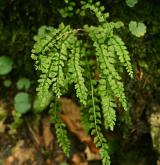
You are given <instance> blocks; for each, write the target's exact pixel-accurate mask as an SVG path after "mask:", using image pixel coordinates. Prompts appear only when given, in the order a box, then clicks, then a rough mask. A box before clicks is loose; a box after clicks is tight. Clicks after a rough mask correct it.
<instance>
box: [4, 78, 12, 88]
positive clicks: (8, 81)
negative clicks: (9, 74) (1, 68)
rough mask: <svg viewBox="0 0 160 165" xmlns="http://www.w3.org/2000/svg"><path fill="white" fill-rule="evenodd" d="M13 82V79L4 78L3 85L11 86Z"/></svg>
mask: <svg viewBox="0 0 160 165" xmlns="http://www.w3.org/2000/svg"><path fill="white" fill-rule="evenodd" d="M11 84H12V81H11V80H8V79H7V80H4V81H3V85H4V86H5V87H10V86H11Z"/></svg>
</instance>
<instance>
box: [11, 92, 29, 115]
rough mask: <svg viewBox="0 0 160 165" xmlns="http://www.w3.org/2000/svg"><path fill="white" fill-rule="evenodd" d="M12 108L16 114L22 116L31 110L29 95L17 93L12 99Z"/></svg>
mask: <svg viewBox="0 0 160 165" xmlns="http://www.w3.org/2000/svg"><path fill="white" fill-rule="evenodd" d="M14 107H15V110H16V112H19V113H21V114H24V113H26V112H28V111H29V110H30V108H31V103H30V98H29V94H28V93H26V92H19V93H17V94H16V96H15V98H14Z"/></svg>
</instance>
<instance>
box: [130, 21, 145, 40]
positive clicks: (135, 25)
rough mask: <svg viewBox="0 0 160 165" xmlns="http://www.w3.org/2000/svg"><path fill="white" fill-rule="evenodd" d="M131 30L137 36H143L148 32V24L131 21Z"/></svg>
mask: <svg viewBox="0 0 160 165" xmlns="http://www.w3.org/2000/svg"><path fill="white" fill-rule="evenodd" d="M129 30H130V32H131V33H132V34H133V35H134V36H136V37H142V36H144V34H145V33H146V25H145V24H144V23H142V22H136V21H130V23H129Z"/></svg>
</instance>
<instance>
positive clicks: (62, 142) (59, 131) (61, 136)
mask: <svg viewBox="0 0 160 165" xmlns="http://www.w3.org/2000/svg"><path fill="white" fill-rule="evenodd" d="M55 129H56V136H57V141H58V144H59V146H60V147H61V148H62V150H63V152H64V153H65V155H66V156H67V157H69V155H70V141H69V139H68V136H67V130H66V126H65V124H64V123H63V122H62V121H59V122H57V123H56V124H55Z"/></svg>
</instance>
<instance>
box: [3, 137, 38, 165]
mask: <svg viewBox="0 0 160 165" xmlns="http://www.w3.org/2000/svg"><path fill="white" fill-rule="evenodd" d="M34 153H35V150H34V149H33V148H30V147H29V148H24V141H23V140H20V141H18V143H17V144H16V146H15V147H14V148H13V149H12V155H10V156H9V157H8V158H7V159H6V160H5V163H4V165H13V163H14V162H15V161H17V162H18V165H22V164H24V163H25V162H26V161H28V160H30V161H31V162H32V165H35V163H34Z"/></svg>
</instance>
